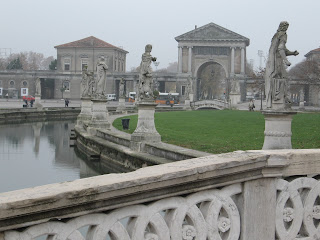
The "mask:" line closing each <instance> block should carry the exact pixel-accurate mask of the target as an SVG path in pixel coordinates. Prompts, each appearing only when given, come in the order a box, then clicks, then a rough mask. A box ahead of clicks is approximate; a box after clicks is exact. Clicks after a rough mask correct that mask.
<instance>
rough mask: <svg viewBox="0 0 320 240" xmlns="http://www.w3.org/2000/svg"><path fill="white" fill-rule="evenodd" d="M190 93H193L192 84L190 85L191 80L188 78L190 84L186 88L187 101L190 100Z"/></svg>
mask: <svg viewBox="0 0 320 240" xmlns="http://www.w3.org/2000/svg"><path fill="white" fill-rule="evenodd" d="M190 93H191V83H190V78H188V82H187V86H186V100H190Z"/></svg>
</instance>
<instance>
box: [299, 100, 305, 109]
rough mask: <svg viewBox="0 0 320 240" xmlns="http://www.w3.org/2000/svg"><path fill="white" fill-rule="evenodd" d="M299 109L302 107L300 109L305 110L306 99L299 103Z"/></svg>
mask: <svg viewBox="0 0 320 240" xmlns="http://www.w3.org/2000/svg"><path fill="white" fill-rule="evenodd" d="M299 109H300V110H304V101H301V102H300V103H299Z"/></svg>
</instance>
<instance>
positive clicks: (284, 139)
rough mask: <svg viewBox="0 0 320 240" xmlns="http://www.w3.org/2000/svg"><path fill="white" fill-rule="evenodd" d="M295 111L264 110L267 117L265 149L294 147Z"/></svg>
mask: <svg viewBox="0 0 320 240" xmlns="http://www.w3.org/2000/svg"><path fill="white" fill-rule="evenodd" d="M296 113H297V112H294V111H274V110H268V111H262V114H263V115H264V118H265V131H264V143H263V147H262V149H263V150H266V149H292V145H291V135H292V133H291V122H292V117H293V115H295V114H296Z"/></svg>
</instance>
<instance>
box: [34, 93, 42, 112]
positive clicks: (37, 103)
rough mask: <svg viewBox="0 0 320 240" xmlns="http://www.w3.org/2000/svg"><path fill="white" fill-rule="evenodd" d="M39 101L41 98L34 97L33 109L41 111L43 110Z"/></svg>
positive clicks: (38, 96)
mask: <svg viewBox="0 0 320 240" xmlns="http://www.w3.org/2000/svg"><path fill="white" fill-rule="evenodd" d="M40 100H41V96H40V95H36V96H35V102H34V107H35V108H37V109H38V110H42V109H43V106H42V104H41V103H40Z"/></svg>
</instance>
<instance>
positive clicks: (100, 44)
mask: <svg viewBox="0 0 320 240" xmlns="http://www.w3.org/2000/svg"><path fill="white" fill-rule="evenodd" d="M69 47H76V48H83V47H84V48H85V47H90V48H92V47H93V48H116V49H119V50H122V51H125V50H123V49H121V48H119V47H116V46H114V45H112V44H110V43H107V42H105V41H102V40H101V39H99V38H96V37H93V36H90V37H87V38H83V39H80V40H78V41H74V42H69V43H65V44H61V45H58V46H55V48H69Z"/></svg>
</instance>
